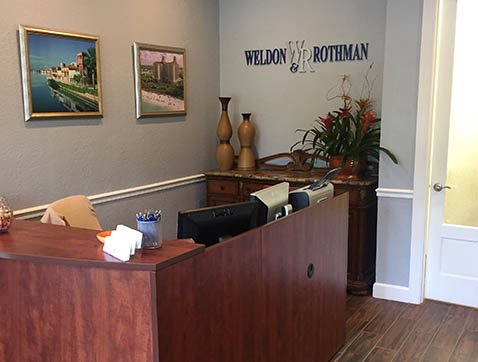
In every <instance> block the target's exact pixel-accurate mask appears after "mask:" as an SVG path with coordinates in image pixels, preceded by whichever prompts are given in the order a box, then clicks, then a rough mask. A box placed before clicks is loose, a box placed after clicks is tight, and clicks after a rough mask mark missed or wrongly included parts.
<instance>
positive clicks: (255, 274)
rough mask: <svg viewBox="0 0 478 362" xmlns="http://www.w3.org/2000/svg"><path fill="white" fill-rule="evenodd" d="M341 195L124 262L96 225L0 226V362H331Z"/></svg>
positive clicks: (338, 320)
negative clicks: (220, 236)
mask: <svg viewBox="0 0 478 362" xmlns="http://www.w3.org/2000/svg"><path fill="white" fill-rule="evenodd" d="M347 209H348V196H347V195H341V196H339V197H335V198H333V199H330V200H327V201H325V202H323V203H320V204H319V205H316V206H314V207H311V208H307V209H304V210H302V211H300V212H297V213H294V214H292V215H290V216H288V217H286V218H283V219H281V220H278V221H276V222H273V223H269V224H267V225H264V226H262V227H260V228H256V229H253V230H251V231H249V232H246V233H244V234H241V235H239V236H236V237H234V238H232V239H229V240H227V241H225V242H223V243H220V244H216V245H214V246H212V247H210V248H207V249H205V248H204V246H202V245H199V244H194V243H190V242H188V241H181V240H172V241H167V240H166V241H164V243H163V247H162V248H160V249H157V250H140V251H137V254H136V255H135V256H134V257H132V259H131V260H130V261H129V262H126V263H122V262H119V261H117V260H116V259H114V258H112V257H110V256H108V255H107V254H104V253H103V252H102V245H101V244H100V243H99V242H98V241H97V239H96V237H95V235H96V232H95V231H91V230H85V229H77V228H69V227H63V226H55V225H46V224H40V223H36V222H29V221H20V220H17V221H15V222H14V224H13V226H12V228H11V229H10V230H9V232H8V233H5V234H0V323H1V325H2V328H0V360H1V361H9V362H10V361H11V362H14V361H18V362H20V361H21V362H25V361H102V362H103V361H141V362H143V361H162V362H176V361H177V362H180V361H181V362H189V361H191V362H193V361H194V362H200V361H204V362H206V361H208V362H215V361H217V362H219V361H221V362H223V361H228V362H236V361H237V362H242V361H264V362H267V361H270V362H281V361H284V362H285V361H287V362H290V361H301V362H307V361H311V362H312V361H314V362H317V361H328V360H329V359H330V358H331V357H332V356H333V355H334V354H335V352H336V351H337V350H338V349H339V348H340V347H341V345H342V344H343V343H344V341H345V289H346V253H347V250H346V248H347V222H348V217H347Z"/></svg>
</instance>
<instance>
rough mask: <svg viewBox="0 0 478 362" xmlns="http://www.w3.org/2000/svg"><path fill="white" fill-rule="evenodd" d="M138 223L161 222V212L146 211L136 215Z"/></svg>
mask: <svg viewBox="0 0 478 362" xmlns="http://www.w3.org/2000/svg"><path fill="white" fill-rule="evenodd" d="M136 220H137V221H161V210H151V209H149V210H144V212H138V213H137V214H136Z"/></svg>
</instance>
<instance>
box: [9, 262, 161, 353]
mask: <svg viewBox="0 0 478 362" xmlns="http://www.w3.org/2000/svg"><path fill="white" fill-rule="evenodd" d="M151 273H153V272H149V271H128V270H112V269H103V268H88V267H79V266H69V265H64V264H45V263H34V262H28V261H18V260H0V302H1V303H0V308H1V309H2V312H0V316H1V317H2V322H3V318H6V321H7V326H8V327H9V328H8V330H7V328H3V327H2V328H0V329H1V330H2V331H1V332H0V357H4V356H6V357H7V358H6V359H2V360H4V361H9V362H10V361H11V362H15V361H18V362H26V361H51V362H54V361H58V362H60V361H153V345H152V343H153V322H154V321H153V305H152V304H153V303H152V301H153V298H152V295H151V293H152V287H153V285H152V282H153V281H154V278H152V274H151Z"/></svg>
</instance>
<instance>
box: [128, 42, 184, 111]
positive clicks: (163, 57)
mask: <svg viewBox="0 0 478 362" xmlns="http://www.w3.org/2000/svg"><path fill="white" fill-rule="evenodd" d="M133 53H134V76H135V77H134V78H135V100H136V118H141V117H147V116H175V115H185V114H186V54H185V50H184V49H182V48H172V47H166V46H158V45H150V44H141V43H136V42H135V43H134V45H133Z"/></svg>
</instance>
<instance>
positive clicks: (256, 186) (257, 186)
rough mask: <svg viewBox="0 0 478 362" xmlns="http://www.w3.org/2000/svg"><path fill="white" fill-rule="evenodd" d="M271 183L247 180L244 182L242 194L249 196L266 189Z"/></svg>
mask: <svg viewBox="0 0 478 362" xmlns="http://www.w3.org/2000/svg"><path fill="white" fill-rule="evenodd" d="M269 186H271V185H269V184H261V183H253V182H246V183H244V186H243V189H242V194H243V195H244V196H249V195H250V194H252V193H253V192H256V191H259V190H262V189H265V188H266V187H269Z"/></svg>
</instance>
